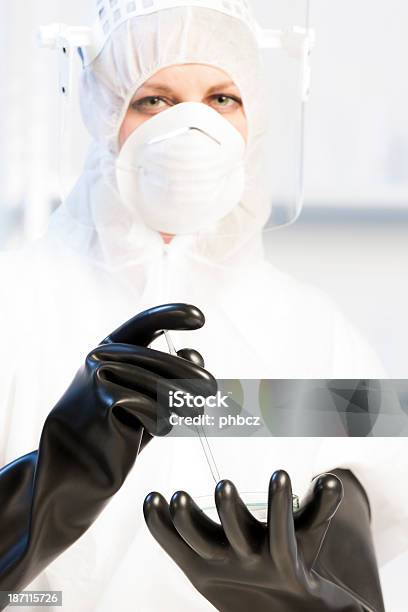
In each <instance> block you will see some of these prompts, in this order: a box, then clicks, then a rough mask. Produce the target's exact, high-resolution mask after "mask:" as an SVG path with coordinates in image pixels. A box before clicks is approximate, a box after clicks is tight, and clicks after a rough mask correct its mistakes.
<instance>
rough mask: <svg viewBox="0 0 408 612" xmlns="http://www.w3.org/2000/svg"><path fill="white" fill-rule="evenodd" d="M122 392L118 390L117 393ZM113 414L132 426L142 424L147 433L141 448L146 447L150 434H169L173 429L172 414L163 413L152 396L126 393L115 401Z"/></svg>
mask: <svg viewBox="0 0 408 612" xmlns="http://www.w3.org/2000/svg"><path fill="white" fill-rule="evenodd" d="M118 393H119V394H120V393H121V392H120V391H119V392H117V393H116V395H118ZM112 414H113V416H114V417H115V418H116V419H118V421H119V422H120V423H122V424H123V425H126V426H128V427H131V428H133V429H134V428H137V427H138V425H139V426H140V425H142V426H143V428H144V429H145V431H146V432H147V434H146V439H145V440H142V442H143V443H142V444H141V447H140V450H142V449H143V448H144V446H145V445H146V444H145V443H147V441H148V436H159V437H164V436H167V435H168V434H169V433H170V432H171V430H172V429H173V427H172V425H171V424H170V415H169V414H168V413H164V412H163V413H162V411H161V410H160V408H158V406H157V404H156V402H155V401H154V400H152V398H150V397H147V396H146V395H142V394H141V393H138V394H137V395H131V396H129V393H127V394H126V393H125V394H124V395H123V396H122V397H121V398H120V399H119V400H117V401H115V403H114V405H113V407H112Z"/></svg>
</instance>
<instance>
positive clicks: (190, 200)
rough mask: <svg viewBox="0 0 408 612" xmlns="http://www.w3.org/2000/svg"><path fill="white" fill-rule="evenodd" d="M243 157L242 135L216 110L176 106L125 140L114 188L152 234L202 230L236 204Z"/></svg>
mask: <svg viewBox="0 0 408 612" xmlns="http://www.w3.org/2000/svg"><path fill="white" fill-rule="evenodd" d="M244 157H245V141H244V139H243V137H242V136H241V134H240V133H239V132H238V130H237V129H236V128H235V127H233V126H232V125H231V124H230V123H229V122H228V121H227V120H226V119H224V118H223V117H222V116H221V115H220V114H219V113H218V112H217V111H216V110H214V109H212V108H210V107H209V106H207V105H206V104H201V103H196V102H186V103H183V104H176V105H175V106H173V107H171V108H170V109H168V110H166V111H163V112H161V113H159V114H158V115H155V116H154V117H152V118H151V119H149V120H148V121H145V122H144V123H143V124H142V125H140V126H139V127H138V128H137V129H136V130H135V131H134V132H133V133H132V134H131V135H130V136H129V138H128V139H127V140H126V142H125V144H124V145H123V147H122V149H121V151H120V154H119V156H118V158H117V162H116V177H117V184H118V189H119V192H120V195H121V197H122V199H123V201H124V202H125V204H126V205H127V206H129V207H132V208H136V209H137V210H138V212H139V213H140V215H141V217H142V219H143V221H144V222H145V223H146V225H147V226H148V227H150V228H152V229H154V230H156V231H160V232H163V233H167V234H190V233H194V232H198V231H205V230H206V229H207V228H210V227H211V226H213V225H214V223H216V222H217V221H219V220H221V219H223V218H224V217H225V216H226V215H228V213H230V212H231V211H232V210H233V208H235V207H236V206H237V205H238V204H239V202H240V199H241V197H242V195H243V192H244V186H245V166H244Z"/></svg>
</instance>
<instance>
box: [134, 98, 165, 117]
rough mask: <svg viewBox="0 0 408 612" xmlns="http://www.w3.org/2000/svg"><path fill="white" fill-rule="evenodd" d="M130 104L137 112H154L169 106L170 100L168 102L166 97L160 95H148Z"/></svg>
mask: <svg viewBox="0 0 408 612" xmlns="http://www.w3.org/2000/svg"><path fill="white" fill-rule="evenodd" d="M130 106H131V108H132V109H133V110H135V111H137V112H142V113H154V112H157V111H161V110H164V108H166V106H168V102H166V100H164V98H159V97H158V96H147V97H146V98H141V99H140V100H134V101H133V102H132V104H131V105H130Z"/></svg>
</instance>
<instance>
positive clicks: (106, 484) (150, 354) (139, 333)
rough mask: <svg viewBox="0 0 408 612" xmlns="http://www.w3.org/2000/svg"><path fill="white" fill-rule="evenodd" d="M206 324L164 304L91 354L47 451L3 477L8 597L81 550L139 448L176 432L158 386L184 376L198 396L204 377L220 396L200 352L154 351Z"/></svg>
mask: <svg viewBox="0 0 408 612" xmlns="http://www.w3.org/2000/svg"><path fill="white" fill-rule="evenodd" d="M203 324H204V316H203V314H202V313H201V312H200V311H199V310H198V309H197V308H195V307H193V306H188V305H183V304H174V305H167V306H161V307H158V308H154V309H151V310H149V311H146V312H144V313H142V314H140V315H138V316H136V317H135V318H133V319H132V320H131V321H129V322H128V323H126V324H125V325H124V326H122V327H121V328H119V329H118V330H117V331H115V332H114V333H113V334H111V335H110V336H108V338H106V339H105V340H104V341H103V343H102V344H101V345H100V346H99V347H98V348H96V349H95V350H94V351H92V352H91V353H89V355H88V357H87V359H86V362H85V364H84V365H83V367H82V368H81V369H80V370H79V371H78V373H77V375H76V377H75V379H74V381H73V382H72V384H71V386H70V387H69V389H68V390H67V392H66V393H65V394H64V396H63V397H62V398H61V400H60V401H59V402H58V404H57V405H56V406H55V408H54V409H53V410H52V412H51V413H50V414H49V415H48V417H47V419H46V421H45V424H44V428H43V431H42V435H41V440H40V446H39V450H38V451H36V452H33V453H30V454H28V455H26V456H24V457H22V458H21V459H18V460H17V461H15V462H13V463H11V464H10V465H8V466H6V467H5V468H3V470H1V472H0V492H1V507H0V590H3V591H8V590H20V589H22V588H24V587H25V586H26V585H27V584H29V583H30V582H31V581H32V580H33V579H34V578H35V577H36V576H37V575H38V574H39V573H40V572H41V571H42V570H43V569H44V568H45V567H46V566H47V565H48V564H49V563H51V561H53V560H54V559H55V558H56V557H57V556H59V555H60V554H61V553H62V552H63V551H64V550H66V549H67V548H68V547H69V546H70V545H71V544H73V543H74V542H75V541H76V540H77V539H78V538H79V537H80V536H81V535H82V534H83V533H84V532H85V531H86V530H87V529H88V528H89V527H90V526H91V525H92V523H93V522H94V521H95V519H96V518H97V516H98V514H99V513H100V512H101V511H102V509H103V508H104V506H105V505H106V503H107V502H108V501H109V499H110V498H111V497H112V496H113V495H114V494H115V493H116V492H117V491H118V489H120V487H121V485H122V484H123V482H124V480H125V478H126V476H127V474H128V473H129V471H130V469H131V468H132V466H133V464H134V462H135V459H136V457H137V454H138V451H139V450H140V449H141V448H143V447H144V446H145V445H146V443H147V442H149V441H150V440H151V436H152V435H156V434H158V433H160V434H161V435H162V434H164V433H166V432H168V431H169V430H170V425H169V422H168V417H169V416H170V415H169V414H167V415H164V417H163V409H162V408H161V411H160V412H161V419H159V420H158V418H157V417H158V404H157V394H156V389H157V384H158V383H160V384H161V385H164V386H166V385H169V387H170V388H172V389H173V388H174V384H177V383H173V385H170V382H168V383H167V382H166V379H169V380H170V379H182V380H180V385H181V386H180V388H181V389H182V390H183V391H189V392H192V389H191V388H189V389H187V388H186V387H187V386H188V385H189V384H190V383H189V382H188V381H187V379H194V380H197V379H198V380H199V381H200V384H202V385H204V386H205V387H206V385H207V383H208V392H209V393H215V391H216V383H215V380H214V379H213V377H212V376H211V375H210V374H209V373H208V372H206V371H205V370H203V369H202V367H200V364H201V365H203V361H202V358H201V356H200V355H199V354H198V353H196V352H195V351H190V350H189V349H184V350H183V351H180V353H181V354H182V355H183V357H184V358H180V357H175V356H172V355H169V354H167V353H162V352H160V351H156V350H153V349H149V348H147V346H148V345H149V344H150V343H151V342H152V341H153V340H154V339H155V338H156V337H157V336H158V335H160V334H161V333H162V330H192V329H198V328H200V327H202V325H203ZM125 343H126V344H125ZM55 358H56V360H58V355H56V356H55ZM186 358H189V359H191V361H187V359H186ZM191 385H192V386H194V383H193V380H191ZM200 393H202V388H200ZM3 607H4V605H3Z"/></svg>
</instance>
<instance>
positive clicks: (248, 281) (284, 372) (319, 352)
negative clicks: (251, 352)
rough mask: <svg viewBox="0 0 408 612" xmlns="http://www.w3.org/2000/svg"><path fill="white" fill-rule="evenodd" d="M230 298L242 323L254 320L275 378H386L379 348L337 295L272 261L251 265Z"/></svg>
mask: <svg viewBox="0 0 408 612" xmlns="http://www.w3.org/2000/svg"><path fill="white" fill-rule="evenodd" d="M229 299H230V300H233V301H234V306H232V303H231V302H230V304H231V305H230V310H229V311H230V313H231V314H232V316H234V317H236V318H237V322H238V321H239V320H241V321H243V320H250V321H251V330H250V331H251V334H252V336H253V337H254V338H256V339H257V340H258V346H259V348H260V349H261V350H262V352H263V355H264V360H268V362H269V363H270V364H271V368H270V374H269V377H270V378H326V379H330V378H350V379H353V378H384V377H385V371H384V368H383V367H382V366H381V363H380V361H379V359H378V357H377V356H376V355H375V352H374V351H373V349H372V348H371V347H370V346H369V345H368V343H367V342H366V341H365V340H364V339H363V337H362V335H361V334H360V333H359V332H357V330H356V329H355V328H354V327H353V326H352V325H351V324H350V323H349V322H348V321H347V320H346V318H345V316H344V315H343V314H342V313H341V312H340V310H339V308H338V306H337V305H336V304H335V302H334V300H332V299H331V298H330V297H329V296H328V295H326V294H325V293H324V292H323V291H321V290H320V289H317V288H315V287H313V286H311V285H308V284H305V283H303V282H300V281H298V280H297V279H295V278H293V277H291V276H289V275H287V274H285V273H283V272H281V271H279V270H278V269H277V268H275V267H274V266H272V265H271V264H269V263H268V262H264V263H263V264H262V265H258V266H257V267H256V268H255V269H254V270H251V269H248V273H247V274H246V275H245V283H243V282H241V283H240V284H238V283H237V285H236V288H235V289H234V291H233V292H231V293H230V294H229ZM272 348H273V350H272ZM274 359H275V361H274ZM272 366H273V367H272ZM257 377H258V375H257Z"/></svg>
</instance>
